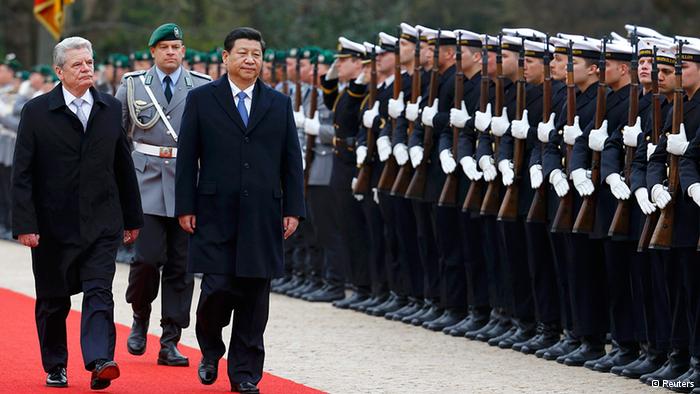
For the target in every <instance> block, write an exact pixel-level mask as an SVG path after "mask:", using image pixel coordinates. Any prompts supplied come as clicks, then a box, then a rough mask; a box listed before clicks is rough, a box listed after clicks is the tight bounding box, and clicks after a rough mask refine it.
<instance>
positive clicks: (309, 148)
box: [304, 54, 323, 191]
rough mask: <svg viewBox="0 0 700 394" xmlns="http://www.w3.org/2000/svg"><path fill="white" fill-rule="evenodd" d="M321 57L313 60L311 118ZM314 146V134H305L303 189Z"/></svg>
mask: <svg viewBox="0 0 700 394" xmlns="http://www.w3.org/2000/svg"><path fill="white" fill-rule="evenodd" d="M322 59H323V55H321V54H318V55H317V56H316V60H315V61H314V75H313V81H312V83H311V97H310V103H309V115H310V116H311V117H312V118H313V117H314V115H315V114H316V110H317V109H318V62H319V61H321V60H322ZM315 146H316V136H314V135H309V134H307V135H306V148H305V150H304V162H305V163H306V169H305V170H304V191H306V188H307V187H308V185H309V174H310V173H311V163H313V161H314V147H315Z"/></svg>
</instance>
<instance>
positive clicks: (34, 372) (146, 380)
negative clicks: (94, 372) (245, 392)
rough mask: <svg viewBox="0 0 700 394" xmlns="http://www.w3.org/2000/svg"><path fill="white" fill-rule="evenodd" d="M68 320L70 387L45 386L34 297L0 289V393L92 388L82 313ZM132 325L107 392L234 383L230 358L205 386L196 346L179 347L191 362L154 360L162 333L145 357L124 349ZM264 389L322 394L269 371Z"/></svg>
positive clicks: (149, 392) (220, 387) (121, 330)
mask: <svg viewBox="0 0 700 394" xmlns="http://www.w3.org/2000/svg"><path fill="white" fill-rule="evenodd" d="M67 324H68V355H69V356H68V384H69V387H68V388H67V389H57V388H47V387H46V386H45V385H44V381H45V378H46V374H45V373H44V371H43V369H42V367H41V359H40V353H39V340H38V339H37V334H36V325H35V323H34V299H33V298H30V297H27V296H25V295H22V294H18V293H15V292H12V291H9V290H6V289H2V288H0V392H1V393H14V394H24V393H54V394H63V393H83V392H86V393H87V392H93V391H91V390H90V373H89V372H87V371H85V369H84V368H83V360H82V356H81V353H80V313H78V312H75V311H71V312H70V315H69V316H68V319H67ZM128 335H129V328H128V327H126V326H124V325H121V324H117V346H116V354H115V361H117V363H119V368H120V369H121V377H120V378H119V379H117V380H115V381H113V382H112V385H111V386H110V387H109V388H107V389H106V390H104V392H114V393H141V394H156V393H197V392H202V393H203V392H228V391H230V389H231V387H230V385H229V382H228V378H227V376H226V361H225V360H221V363H220V364H219V379H218V380H217V381H216V383H215V384H213V385H211V386H204V385H202V384H201V383H199V380H198V379H197V364H198V363H199V360H200V358H201V353H200V352H199V350H198V349H194V348H191V347H186V346H182V345H181V346H179V349H180V351H181V352H182V353H183V354H185V355H186V356H188V357H189V359H190V367H189V368H182V367H163V366H157V365H156V359H157V358H158V350H159V346H158V337H156V336H153V335H149V338H148V350H147V351H146V354H144V355H143V356H139V357H136V356H132V355H130V354H129V353H128V352H127V351H126V344H125V343H126V337H127V336H128ZM258 387H260V390H261V392H263V393H290V394H292V393H294V394H295V393H299V394H302V393H304V394H305V393H320V391H318V390H315V389H312V388H309V387H306V386H303V385H301V384H298V383H294V382H292V381H290V380H287V379H282V378H279V377H277V376H274V375H270V374H265V376H264V377H263V379H262V381H261V382H260V384H259V385H258Z"/></svg>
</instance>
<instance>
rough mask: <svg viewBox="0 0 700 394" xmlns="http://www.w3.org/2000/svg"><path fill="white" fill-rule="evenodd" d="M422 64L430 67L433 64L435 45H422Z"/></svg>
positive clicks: (424, 66)
mask: <svg viewBox="0 0 700 394" xmlns="http://www.w3.org/2000/svg"><path fill="white" fill-rule="evenodd" d="M420 65H421V66H423V68H430V67H432V66H433V46H431V45H421V47H420Z"/></svg>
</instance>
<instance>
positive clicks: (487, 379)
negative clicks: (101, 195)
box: [0, 241, 667, 393]
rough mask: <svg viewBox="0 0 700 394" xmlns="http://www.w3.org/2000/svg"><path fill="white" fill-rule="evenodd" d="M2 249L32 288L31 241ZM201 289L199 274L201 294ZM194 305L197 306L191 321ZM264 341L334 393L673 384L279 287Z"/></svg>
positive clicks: (186, 338) (269, 367)
mask: <svg viewBox="0 0 700 394" xmlns="http://www.w3.org/2000/svg"><path fill="white" fill-rule="evenodd" d="M0 256H2V259H0V272H2V274H1V275H0V287H4V288H8V289H11V290H14V291H18V292H21V293H24V294H28V295H30V296H34V284H33V278H32V273H31V261H30V254H29V249H27V248H24V247H22V246H20V245H18V244H15V243H11V242H6V241H0ZM127 277H128V266H126V265H123V264H118V265H117V274H116V278H115V281H114V294H115V303H116V308H115V319H116V320H117V322H119V323H122V324H126V325H131V310H130V308H129V305H128V304H126V302H125V301H124V293H125V289H126V282H127ZM198 298H199V282H197V284H196V288H195V295H194V300H195V304H196V300H197V299H198ZM79 300H80V295H77V296H75V297H74V299H73V306H74V308H76V309H79V307H80V301H79ZM159 302H160V301H156V304H155V305H154V308H153V314H152V318H151V329H150V331H151V332H152V333H154V334H160V327H159V325H158V316H159V313H160V307H159V305H158V304H159ZM194 310H195V308H194V306H193V307H192V323H194ZM228 335H229V332H226V333H225V337H226V338H228ZM122 340H123V339H122ZM183 342H184V343H186V344H187V345H190V346H194V347H197V340H196V338H195V335H194V328H193V325H191V326H190V328H188V329H186V330H185V332H184V333H183ZM265 342H266V349H267V357H266V360H265V370H266V371H267V372H270V373H273V374H275V375H278V376H281V377H284V378H287V379H291V380H294V381H296V382H298V383H302V384H305V385H308V386H311V387H314V388H317V389H321V390H326V391H329V392H331V393H398V392H403V393H416V392H422V393H434V392H440V393H479V392H483V393H494V392H504V393H505V392H507V393H513V392H522V393H555V392H556V393H561V392H576V393H644V392H667V391H659V390H658V389H657V390H653V389H652V388H650V387H648V386H645V385H643V384H641V383H639V382H638V381H637V380H631V379H625V378H620V377H617V376H614V375H612V374H602V373H598V372H593V371H590V370H588V369H585V368H575V367H567V366H563V365H560V364H557V363H556V362H550V361H544V360H540V359H538V358H535V357H534V356H525V355H523V354H520V353H516V352H514V351H511V350H500V349H496V348H493V347H490V346H488V345H486V344H484V343H481V342H473V341H469V340H467V339H463V338H452V337H449V336H447V335H443V334H441V333H434V332H431V331H428V330H425V329H422V328H416V327H412V326H407V325H405V324H401V323H396V322H389V321H387V320H385V319H383V318H374V317H369V316H366V315H364V314H360V313H356V312H351V311H341V310H338V309H336V308H333V307H331V306H330V305H328V304H311V303H308V302H304V301H299V300H295V299H290V298H287V297H284V296H279V295H276V294H273V295H272V296H271V305H270V322H269V324H268V328H267V331H266V333H265ZM117 346H126V345H125V344H124V343H118V344H117ZM149 346H157V344H156V343H149ZM6 356H7V355H6ZM76 356H77V355H76ZM192 361H193V362H198V361H199V360H192ZM153 362H155V360H153Z"/></svg>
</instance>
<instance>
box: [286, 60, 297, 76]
mask: <svg viewBox="0 0 700 394" xmlns="http://www.w3.org/2000/svg"><path fill="white" fill-rule="evenodd" d="M285 64H286V65H287V78H289V79H295V78H296V77H297V59H295V58H293V57H288V58H286V59H285Z"/></svg>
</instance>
